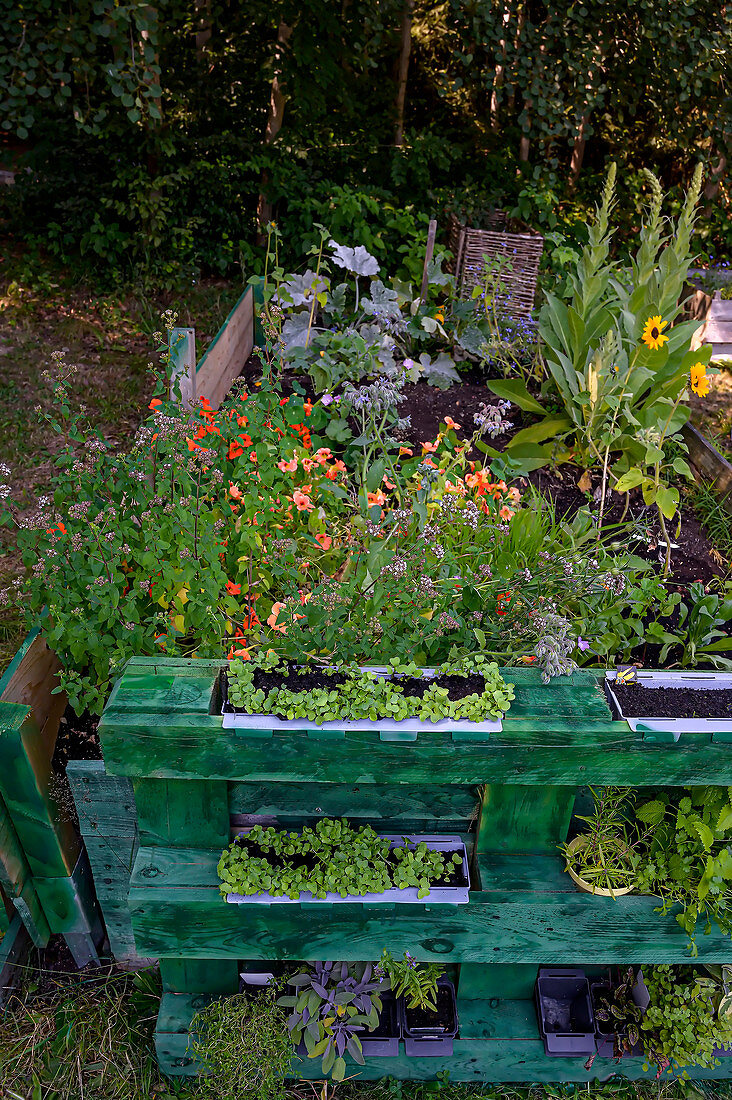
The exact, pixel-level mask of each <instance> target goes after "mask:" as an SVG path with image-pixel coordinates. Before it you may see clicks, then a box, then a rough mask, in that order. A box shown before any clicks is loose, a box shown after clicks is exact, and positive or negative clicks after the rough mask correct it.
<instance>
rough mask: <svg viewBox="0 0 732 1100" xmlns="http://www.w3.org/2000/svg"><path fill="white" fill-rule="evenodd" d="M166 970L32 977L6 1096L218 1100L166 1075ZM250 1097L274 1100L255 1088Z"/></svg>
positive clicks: (484, 1088)
mask: <svg viewBox="0 0 732 1100" xmlns="http://www.w3.org/2000/svg"><path fill="white" fill-rule="evenodd" d="M159 998H160V983H159V978H158V974H157V971H155V970H149V971H142V972H140V973H139V974H134V975H132V974H124V973H119V972H116V971H110V970H100V971H96V972H93V973H89V972H85V973H83V974H68V975H65V974H58V973H53V972H45V973H36V974H34V973H32V972H29V974H28V977H27V979H26V981H25V983H24V986H23V988H22V990H21V991H20V992H19V993H18V994H16V995H15V996H13V997H12V998H11V1001H10V1002H9V1004H8V1006H7V1007H6V1008H5V1010H4V1011H3V1012H1V1013H0V1096H2V1098H3V1100H178V1098H187V1100H193V1098H198V1100H203V1098H205V1100H217V1097H218V1096H219V1095H222V1096H228V1095H230V1091H229V1090H228V1089H226V1088H225V1089H224V1092H223V1093H219V1092H218V1091H217V1090H216V1089H211V1087H210V1086H209V1085H208V1084H206V1083H205V1082H196V1081H190V1080H185V1079H181V1080H170V1079H168V1078H165V1077H164V1076H163V1075H162V1074H161V1073H160V1072H159V1070H158V1068H157V1064H156V1061H155V1053H154V1048H153V1033H154V1029H155V1019H156V1016H157V1011H158V1005H159ZM239 1095H241V1096H242V1100H267V1097H268V1093H267V1092H266V1091H264V1092H261V1091H259V1089H258V1088H257V1087H256V1086H255V1082H254V1081H253V1082H252V1088H251V1090H250V1089H247V1088H245V1089H244V1090H243V1091H242V1092H240V1093H239ZM286 1095H287V1097H288V1098H289V1100H329V1098H330V1100H434V1097H435V1096H439V1097H440V1100H478V1098H483V1100H549V1098H553V1100H557V1098H559V1100H732V1086H731V1085H730V1083H728V1082H716V1081H709V1082H692V1081H670V1080H662V1081H644V1082H638V1083H635V1082H626V1081H620V1080H612V1081H609V1082H607V1083H605V1084H597V1085H581V1084H576V1085H574V1084H567V1085H550V1084H547V1085H510V1084H507V1085H503V1084H493V1085H472V1084H460V1083H458V1082H453V1081H450V1078H449V1075H447V1074H440V1075H439V1076H438V1079H437V1080H436V1081H427V1082H419V1081H395V1080H394V1079H392V1078H384V1079H382V1080H381V1081H374V1082H367V1083H364V1084H357V1083H355V1082H349V1081H345V1082H343V1084H339V1085H335V1084H333V1083H332V1082H328V1083H327V1085H325V1086H324V1085H323V1084H322V1083H319V1082H309V1081H302V1082H293V1083H291V1084H289V1085H288V1086H287V1088H286Z"/></svg>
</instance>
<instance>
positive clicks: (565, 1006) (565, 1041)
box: [535, 967, 595, 1058]
mask: <svg viewBox="0 0 732 1100" xmlns="http://www.w3.org/2000/svg"><path fill="white" fill-rule="evenodd" d="M535 995H536V1014H537V1016H538V1018H539V1031H540V1033H541V1037H542V1040H543V1042H544V1050H545V1052H546V1054H548V1055H549V1056H551V1057H555V1058H573V1057H579V1056H580V1055H582V1054H594V1053H595V1014H594V1012H593V1011H592V999H591V997H590V983H589V982H588V981H587V977H586V975H585V972H584V970H572V969H569V968H565V967H556V968H554V967H542V968H541V969H540V970H539V976H538V978H537V979H536V990H535Z"/></svg>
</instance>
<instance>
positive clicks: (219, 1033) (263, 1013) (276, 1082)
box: [189, 986, 293, 1100]
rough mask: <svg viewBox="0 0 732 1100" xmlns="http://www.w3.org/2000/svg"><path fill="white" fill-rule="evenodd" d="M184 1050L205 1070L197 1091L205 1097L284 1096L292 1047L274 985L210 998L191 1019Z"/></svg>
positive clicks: (262, 1099) (272, 1099)
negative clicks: (197, 1059) (253, 990)
mask: <svg viewBox="0 0 732 1100" xmlns="http://www.w3.org/2000/svg"><path fill="white" fill-rule="evenodd" d="M191 1036H192V1038H191V1044H190V1048H189V1049H190V1051H191V1052H192V1053H193V1054H194V1055H196V1056H197V1057H198V1058H199V1059H200V1061H201V1063H202V1066H203V1068H204V1070H205V1076H202V1077H201V1079H200V1085H199V1087H200V1090H201V1093H200V1095H202V1096H204V1097H211V1100H214V1098H216V1100H236V1098H237V1097H240V1096H243V1097H247V1098H249V1100H284V1098H285V1096H286V1095H287V1090H286V1085H285V1081H286V1078H287V1076H288V1074H289V1072H290V1068H291V1064H292V1059H293V1049H292V1042H291V1040H290V1036H289V1033H288V1030H287V1022H286V1015H285V1012H284V1009H283V1008H282V1007H281V1005H280V1004H279V1002H278V1000H277V990H276V988H274V987H270V986H267V987H265V988H264V989H262V990H261V991H258V992H257V994H256V995H255V996H253V995H251V994H245V993H239V994H236V995H235V996H232V997H221V998H216V999H213V1000H211V1002H210V1003H209V1004H208V1005H206V1007H204V1008H201V1009H199V1010H198V1011H197V1012H196V1014H195V1016H194V1017H193V1020H192V1023H191Z"/></svg>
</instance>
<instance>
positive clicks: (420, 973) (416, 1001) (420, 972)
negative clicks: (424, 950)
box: [375, 948, 445, 1012]
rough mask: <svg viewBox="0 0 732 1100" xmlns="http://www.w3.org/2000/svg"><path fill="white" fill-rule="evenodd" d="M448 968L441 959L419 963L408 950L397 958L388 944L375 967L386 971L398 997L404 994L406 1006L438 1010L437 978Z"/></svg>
mask: <svg viewBox="0 0 732 1100" xmlns="http://www.w3.org/2000/svg"><path fill="white" fill-rule="evenodd" d="M444 971H445V968H444V966H441V965H440V964H439V963H418V962H417V960H416V959H415V958H414V956H413V955H410V953H409V952H408V951H405V952H404V955H403V956H402V958H401V959H395V958H394V957H393V955H392V954H391V952H389V951H387V949H386V948H384V950H383V951H382V952H381V958H380V959H379V962H378V965H377V967H376V970H375V974H376V975H377V977H378V976H379V975H383V976H384V977H385V978H386V979H388V982H389V985H390V986H391V988H392V990H393V991H394V995H395V996H396V997H403V998H404V1001H405V1003H406V1006H407V1008H428V1009H431V1010H432V1011H433V1012H436V1011H437V980H438V978H440V977H441V976H442V974H443V973H444Z"/></svg>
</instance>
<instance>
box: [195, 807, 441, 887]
mask: <svg viewBox="0 0 732 1100" xmlns="http://www.w3.org/2000/svg"><path fill="white" fill-rule="evenodd" d="M461 864H462V855H461V854H460V853H459V852H453V853H450V852H438V851H435V850H434V849H432V848H430V847H429V845H428V844H426V843H425V842H424V841H420V842H419V843H418V844H410V843H409V842H408V841H407V840H406V838H405V840H404V844H401V845H394V846H392V842H391V841H389V840H386V839H385V838H383V837H380V836H379V835H378V834H377V833H376V832H375V831H374V830H373V829H372V828H371V826H370V825H360V826H356V827H354V826H352V825H349V823H348V822H347V821H345V820H338V819H335V820H334V819H332V818H323V819H322V820H321V821H319V822H318V823H317V824H316V825H315V827H314V828H311V827H310V826H306V827H305V828H304V829H303V830H302V832H300V833H288V832H286V831H281V830H277V829H275V828H273V827H272V826H269V827H268V828H264V827H263V826H261V825H255V826H254V827H253V828H252V829H250V830H249V831H248V832H247V833H245V834H243V835H242V836H240V837H237V838H236V839H235V840H234V841H232V843H231V844H230V845H229V847H228V848H226V849H225V850H224V852H223V853H222V856H221V859H220V860H219V863H218V868H217V870H218V874H219V878H220V880H221V883H220V887H219V889H220V891H221V895H222V897H224V898H225V897H226V895H227V894H243V895H245V896H247V897H249V896H251V895H252V894H259V893H268V894H270V895H271V896H273V897H288V898H290V900H291V901H297V899H298V898H299V896H300V894H301V893H304V892H308V893H311V894H312V895H313V897H314V898H321V899H322V898H325V897H326V896H327V894H328V893H335V894H339V895H340V897H342V898H345V897H346V896H347V895H349V894H351V895H355V896H361V895H363V894H369V893H374V894H381V893H383V892H384V891H385V890H390V889H392V888H394V887H395V888H397V889H399V890H404V889H406V888H407V887H415V888H416V889H417V892H418V897H420V898H423V897H426V896H427V894H428V893H429V891H430V886H431V884H432V883H434V882H437V881H439V880H440V879H442V878H444V877H445V876H446V874H447V873H448V872H449V870H450V869H451V868H453V867H456V866H460V865H461Z"/></svg>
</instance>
